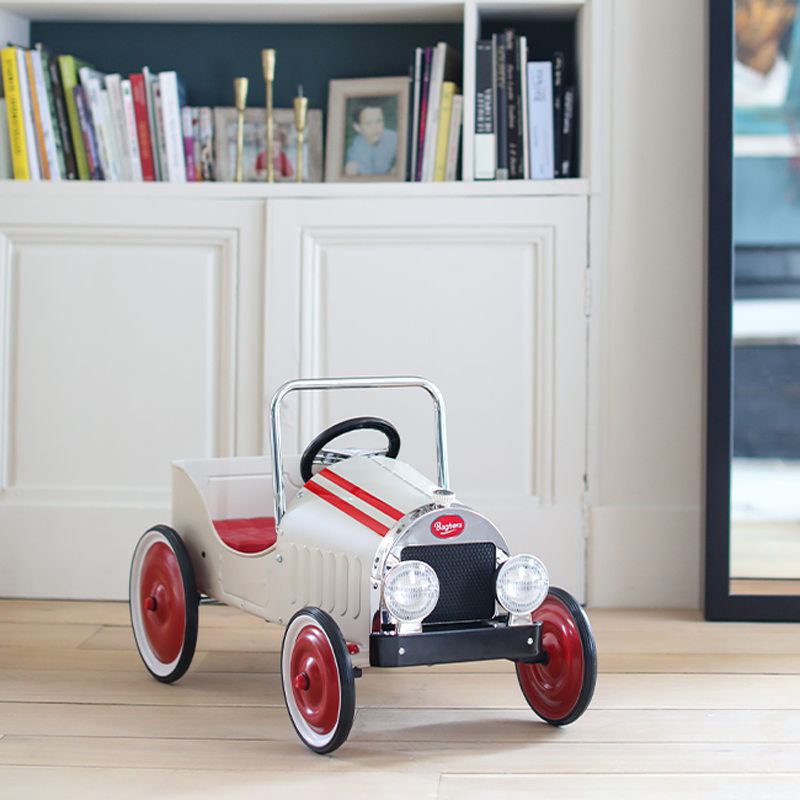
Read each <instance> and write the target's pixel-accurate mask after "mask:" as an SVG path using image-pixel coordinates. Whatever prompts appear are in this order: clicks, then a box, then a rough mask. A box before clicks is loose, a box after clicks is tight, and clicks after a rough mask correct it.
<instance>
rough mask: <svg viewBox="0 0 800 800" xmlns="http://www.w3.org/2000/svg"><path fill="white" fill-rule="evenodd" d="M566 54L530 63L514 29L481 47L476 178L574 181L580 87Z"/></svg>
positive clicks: (477, 77) (477, 69)
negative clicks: (570, 79)
mask: <svg viewBox="0 0 800 800" xmlns="http://www.w3.org/2000/svg"><path fill="white" fill-rule="evenodd" d="M565 74H566V65H565V62H564V54H563V53H561V52H557V53H554V54H553V56H552V58H551V59H549V60H547V61H529V60H528V43H527V38H526V37H525V36H518V35H517V34H516V33H515V31H514V30H513V29H508V30H506V31H505V32H504V33H500V34H495V35H493V36H492V38H491V40H489V39H486V40H481V41H479V42H478V43H477V50H476V64H475V80H476V86H475V101H476V103H475V179H476V180H507V179H512V180H513V179H533V180H548V179H552V178H570V177H575V172H576V171H575V164H574V159H573V149H574V136H573V131H574V121H575V87H574V86H566V85H565V79H564V78H565Z"/></svg>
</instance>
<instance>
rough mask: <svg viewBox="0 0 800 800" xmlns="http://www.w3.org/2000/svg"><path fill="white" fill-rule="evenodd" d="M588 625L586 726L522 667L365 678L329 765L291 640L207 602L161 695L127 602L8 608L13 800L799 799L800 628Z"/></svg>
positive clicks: (1, 757) (1, 676) (625, 617)
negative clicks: (300, 688)
mask: <svg viewBox="0 0 800 800" xmlns="http://www.w3.org/2000/svg"><path fill="white" fill-rule="evenodd" d="M588 613H589V617H590V620H591V622H592V625H593V628H594V631H595V635H596V638H597V645H598V653H599V676H598V683H597V689H596V692H595V697H594V700H593V702H592V705H591V706H590V707H589V710H588V711H587V712H586V714H584V716H583V717H581V718H580V719H579V720H578V721H577V722H575V723H574V724H573V725H571V726H568V727H566V728H553V727H551V726H548V725H546V724H544V723H542V722H541V721H540V720H538V718H537V717H536V716H535V715H534V714H533V713H532V712H531V711H530V709H529V708H528V706H527V704H526V703H525V701H524V699H523V697H522V695H521V693H520V691H519V687H518V685H517V682H516V677H515V674H514V669H513V666H512V665H511V664H509V663H507V662H487V663H477V664H453V665H442V666H437V667H416V668H411V669H407V670H397V671H390V670H384V671H380V670H365V671H364V676H363V677H362V678H360V679H359V680H358V681H357V683H356V691H357V711H356V718H355V722H354V725H353V730H352V732H351V734H350V737H349V739H348V741H347V743H346V744H345V745H344V746H343V747H342V748H341V749H339V750H338V751H336V753H334V754H333V755H331V756H326V757H321V756H317V755H315V754H313V753H311V752H310V751H309V750H308V749H307V748H305V746H304V745H302V743H301V742H300V741H299V739H298V738H297V736H296V734H295V732H294V730H293V728H292V725H291V722H290V720H289V717H288V715H287V712H286V709H285V707H284V702H283V694H282V689H281V684H280V674H279V654H280V647H281V639H282V635H283V631H282V629H281V628H279V627H276V626H270V625H266V624H265V623H263V622H261V621H260V620H258V619H255V618H254V617H250V616H248V615H246V614H243V613H242V612H239V611H237V610H236V609H232V608H227V607H224V606H214V605H209V606H203V607H202V608H201V611H200V635H199V638H198V650H197V653H196V656H195V660H194V663H193V665H192V667H191V669H190V670H189V672H188V673H187V674H186V675H185V676H184V678H182V679H181V680H180V681H178V682H177V683H176V684H174V685H164V684H160V683H158V682H157V681H155V680H153V679H152V678H151V677H150V675H149V674H148V673H147V671H146V670H145V668H144V666H143V665H142V663H141V660H140V658H139V655H138V653H137V652H136V649H135V644H134V642H133V637H132V634H131V630H130V623H129V617H128V609H127V606H126V605H125V604H124V603H58V602H53V601H40V602H34V601H0V798H2V800H18V798H38V797H43V798H44V797H48V798H49V797H54V796H57V797H59V798H60V800H72V798H75V799H76V800H77V798H81V800H87V799H88V800H94V798H98V800H100V798H102V800H107V798H109V797H113V798H115V800H127V798H141V797H145V796H146V797H150V798H166V799H167V800H170V799H171V798H175V799H176V800H177V799H178V798H189V797H191V798H192V800H206V798H218V797H224V798H226V800H250V798H259V800H263V798H264V797H275V798H283V797H289V798H292V797H297V796H303V797H322V796H324V797H326V800H338V799H339V798H357V799H360V798H365V799H366V798H370V799H372V798H375V797H381V798H382V800H383V798H386V799H387V800H394V798H401V797H402V798H404V800H405V799H407V798H408V797H409V796H411V797H414V798H415V800H418V799H419V800H422V798H431V800H452V799H454V798H459V800H462V798H469V799H470V800H472V799H473V798H480V799H481V800H493V799H494V798H504V799H505V798H512V800H513V799H514V798H518V797H519V798H522V797H526V798H529V797H533V796H535V797H536V798H537V800H539V799H540V798H544V800H550V799H551V798H552V800H559V799H560V798H564V799H565V800H566V799H567V798H569V800H573V798H577V797H581V798H599V799H600V800H604V799H605V798H609V800H610V798H614V800H618V799H619V798H642V797H647V798H648V800H661V798H675V797H691V798H693V799H694V798H699V800H706V798H709V799H710V798H726V799H727V798H737V797H742V798H744V797H747V798H751V797H770V798H778V799H779V800H782V798H792V800H796V798H797V797H798V796H800V758H798V757H797V753H798V752H799V751H800V713H798V712H800V625H769V624H764V625H759V624H753V623H746V624H745V623H724V624H723V623H706V622H704V621H703V620H702V619H701V617H700V614H699V613H698V612H695V611H687V610H676V611H670V610H652V611H648V610H613V611H612V610H594V611H593V610H591V609H590V610H589V612H588Z"/></svg>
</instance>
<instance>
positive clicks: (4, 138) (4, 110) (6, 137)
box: [0, 97, 14, 180]
mask: <svg viewBox="0 0 800 800" xmlns="http://www.w3.org/2000/svg"><path fill="white" fill-rule="evenodd" d="M7 114H8V106H7V103H6V98H5V97H0V121H2V120H4V119H6V115H7ZM13 177H14V162H13V157H12V155H11V130H10V128H9V127H8V126H6V125H3V124H0V180H11V179H13Z"/></svg>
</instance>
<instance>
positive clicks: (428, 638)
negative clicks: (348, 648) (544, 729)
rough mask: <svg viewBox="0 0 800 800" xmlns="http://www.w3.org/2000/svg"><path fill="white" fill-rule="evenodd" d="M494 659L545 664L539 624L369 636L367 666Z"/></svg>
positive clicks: (396, 665)
mask: <svg viewBox="0 0 800 800" xmlns="http://www.w3.org/2000/svg"><path fill="white" fill-rule="evenodd" d="M497 658H507V659H510V660H511V661H521V662H525V663H529V664H531V663H537V662H540V661H545V660H546V658H547V656H546V654H545V653H544V652H543V650H542V623H541V622H534V623H533V624H532V625H514V626H510V627H509V626H507V625H499V626H497V627H494V626H485V627H479V628H458V629H451V630H440V631H437V630H427V631H423V632H422V633H407V634H403V635H402V636H401V635H397V634H394V633H372V634H370V637H369V663H370V666H373V667H416V666H420V665H423V664H454V663H456V662H460V661H491V660H492V659H497Z"/></svg>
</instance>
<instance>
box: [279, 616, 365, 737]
mask: <svg viewBox="0 0 800 800" xmlns="http://www.w3.org/2000/svg"><path fill="white" fill-rule="evenodd" d="M281 682H282V684H283V695H284V697H285V699H286V708H287V709H288V711H289V717H290V718H291V720H292V724H293V725H294V728H295V730H296V731H297V734H298V735H299V736H300V738H301V739H302V740H303V742H304V743H305V744H306V745H308V747H310V748H311V749H312V750H314V751H315V752H317V753H331V752H333V751H334V750H336V749H337V748H338V747H340V746H341V745H342V744H344V742H345V741H346V739H347V737H348V735H349V734H350V728H351V727H352V725H353V718H354V716H355V710H356V687H355V675H354V672H353V664H352V662H351V660H350V654H349V653H348V651H347V643H346V642H345V640H344V636H343V635H342V632H341V631H340V630H339V627H338V626H337V625H336V623H335V622H334V621H333V619H331V617H330V616H329V615H328V614H326V613H325V612H324V611H322V610H321V609H319V608H312V607H310V608H303V609H301V610H300V611H298V612H297V613H296V614H295V615H294V616H293V617H292V618H291V620H290V621H289V624H288V626H287V627H286V632H285V634H284V636H283V647H282V648H281Z"/></svg>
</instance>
